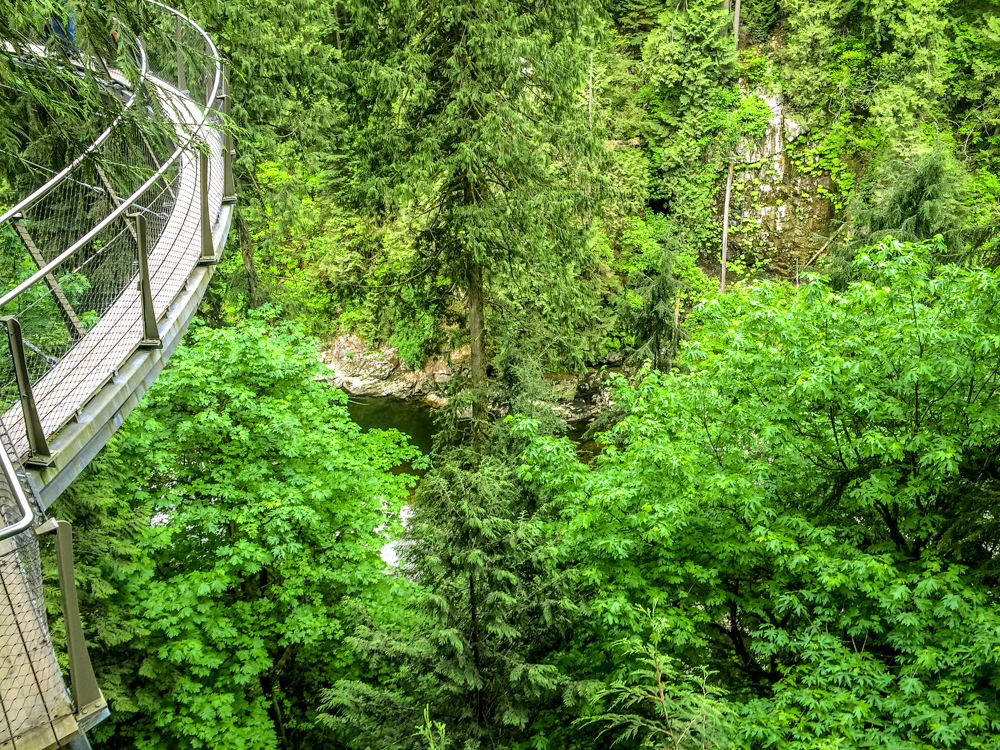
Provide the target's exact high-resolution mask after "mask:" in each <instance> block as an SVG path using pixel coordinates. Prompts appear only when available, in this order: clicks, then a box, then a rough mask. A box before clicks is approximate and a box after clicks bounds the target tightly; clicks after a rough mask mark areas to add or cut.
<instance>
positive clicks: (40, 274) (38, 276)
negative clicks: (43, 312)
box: [0, 0, 222, 308]
mask: <svg viewBox="0 0 1000 750" xmlns="http://www.w3.org/2000/svg"><path fill="white" fill-rule="evenodd" d="M146 1H147V2H149V3H150V4H152V5H158V6H160V7H161V8H163V9H165V10H168V11H170V12H171V13H173V14H175V15H177V16H178V17H180V18H181V19H183V20H185V21H187V22H188V23H189V24H190V25H191V26H192V27H194V28H195V29H197V30H198V31H199V32H200V33H201V35H202V36H203V37H204V38H205V42H206V43H207V44H208V46H209V49H210V50H211V55H212V58H213V59H214V60H215V83H214V85H213V87H212V93H211V95H210V96H209V97H208V101H207V102H206V106H205V110H204V112H203V113H202V116H201V120H200V121H198V122H196V123H192V127H191V132H190V134H189V135H188V137H187V140H186V141H184V143H182V144H181V145H179V146H178V147H177V148H176V149H175V150H174V152H173V154H172V155H171V156H170V158H169V159H167V161H166V162H164V163H163V165H162V166H161V167H160V168H159V169H158V170H156V172H155V173H153V175H152V176H151V177H150V178H149V179H148V180H146V182H145V183H143V184H142V186H141V187H139V189H138V190H136V191H135V192H133V193H132V195H130V196H129V197H128V198H125V199H123V200H122V202H121V204H120V205H119V206H118V207H117V208H116V209H115V210H114V211H112V212H111V213H110V214H109V215H108V216H106V217H105V218H104V219H103V220H102V221H101V222H100V223H98V224H97V225H96V226H95V227H93V228H92V229H91V230H90V231H89V232H87V233H86V234H85V235H83V237H81V238H80V239H78V240H77V241H76V242H74V243H73V244H72V245H70V246H69V247H68V248H67V249H66V250H64V251H63V252H61V253H59V255H57V256H56V257H55V258H53V259H52V260H51V261H49V262H48V263H46V264H45V265H44V266H42V268H40V269H39V270H38V271H37V272H36V273H33V274H32V275H31V276H29V277H28V278H27V279H25V280H24V281H22V282H21V283H20V284H18V285H17V286H16V287H14V288H13V289H12V290H10V291H9V292H7V293H6V294H4V295H3V296H2V297H0V308H2V307H3V306H4V305H6V304H8V303H9V302H11V301H12V300H14V299H15V298H17V297H18V296H19V295H21V294H23V293H24V292H25V291H26V290H27V289H28V288H29V287H31V286H33V285H34V284H37V283H38V282H39V281H41V280H42V279H43V278H45V276H46V275H47V274H50V273H52V271H53V270H54V269H55V268H56V267H57V266H58V265H59V264H60V263H62V262H63V261H65V260H66V259H67V258H69V257H70V256H71V255H72V254H73V253H74V252H76V251H77V250H79V249H80V248H81V247H83V246H84V245H86V244H87V243H88V242H90V241H91V240H92V239H93V238H94V237H96V236H97V235H98V234H99V233H100V232H101V231H102V230H104V229H105V227H107V226H108V225H109V224H111V223H112V222H113V221H114V220H115V219H117V218H119V217H120V216H121V215H122V214H124V213H125V212H126V211H128V210H130V209H131V208H132V203H133V200H134V198H136V197H137V196H139V195H142V194H143V193H144V192H145V191H146V190H148V189H149V188H150V187H151V186H152V185H153V184H154V183H155V182H156V181H157V180H159V179H161V178H162V177H163V176H164V175H165V174H166V172H167V170H168V169H169V168H170V166H171V165H172V164H173V163H174V162H175V161H177V159H179V158H180V156H181V154H182V153H184V151H186V150H187V148H186V147H187V146H189V145H190V144H191V142H192V141H193V140H194V139H195V137H196V135H197V134H199V133H200V132H201V130H202V129H203V128H204V127H205V124H206V122H207V121H208V117H209V112H210V111H211V104H212V102H214V101H216V100H217V99H218V97H219V86H220V85H221V83H222V59H221V58H220V57H219V50H218V48H216V46H215V43H214V42H213V41H212V39H211V38H210V37H209V36H208V34H206V33H205V32H204V30H202V28H201V27H200V26H198V24H196V23H195V22H194V21H192V20H191V19H190V18H188V17H187V16H185V15H184V14H183V13H181V12H180V11H178V10H176V9H174V8H171V7H170V6H169V5H164V4H163V3H161V2H158V0H146ZM171 88H173V87H171ZM50 182H51V181H50ZM8 213H10V212H8ZM5 215H6V214H5Z"/></svg>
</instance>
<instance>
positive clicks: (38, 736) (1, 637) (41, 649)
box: [0, 428, 75, 747]
mask: <svg viewBox="0 0 1000 750" xmlns="http://www.w3.org/2000/svg"><path fill="white" fill-rule="evenodd" d="M0 447H2V449H3V450H7V451H8V452H9V451H10V450H11V447H12V446H11V445H10V441H9V439H8V437H7V434H6V432H5V431H3V429H2V428H0ZM13 466H14V469H15V472H16V473H20V472H22V469H21V466H20V464H19V463H16V462H15V463H13ZM11 481H12V480H11V478H9V477H8V476H7V475H6V473H5V472H2V471H0V516H2V517H3V520H4V522H5V524H11V523H14V522H16V521H19V520H20V518H21V510H20V508H19V507H18V505H17V502H16V500H15V495H14V493H15V488H14V487H12V485H11ZM13 481H18V482H19V483H22V484H24V482H23V481H22V480H21V478H20V477H17V476H15V477H14V478H13ZM30 499H31V498H30V496H29V500H30ZM32 504H33V505H34V506H35V507H34V510H35V511H36V519H40V518H41V513H40V509H39V508H38V507H37V503H34V502H33V500H32ZM0 586H2V590H3V596H0V707H2V709H3V717H2V722H0V745H3V744H4V743H8V742H9V743H12V744H13V745H14V746H15V747H17V746H19V744H21V743H20V742H19V741H20V740H22V739H27V738H30V740H31V742H32V743H33V742H37V743H38V744H37V745H36V746H39V747H44V746H45V744H46V743H48V742H55V741H57V740H58V739H59V738H60V737H63V736H65V734H66V733H67V732H68V731H71V727H72V726H74V725H75V722H74V719H73V709H72V704H71V702H70V697H69V693H68V692H67V690H66V684H65V682H64V680H63V676H62V673H61V672H60V670H59V664H58V662H57V660H56V655H55V652H54V651H53V649H52V642H51V639H50V637H49V631H48V625H47V622H46V617H45V606H44V603H43V600H42V567H41V559H40V556H39V549H38V539H37V537H36V536H35V534H34V530H33V529H27V530H26V531H23V532H21V533H20V534H18V535H16V536H14V537H11V538H9V539H5V540H3V541H0ZM57 735H58V736H57Z"/></svg>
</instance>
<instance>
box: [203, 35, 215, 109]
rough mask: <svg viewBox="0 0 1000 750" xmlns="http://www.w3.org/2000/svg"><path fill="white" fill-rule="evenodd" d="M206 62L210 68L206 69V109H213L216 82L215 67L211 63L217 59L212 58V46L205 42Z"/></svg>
mask: <svg viewBox="0 0 1000 750" xmlns="http://www.w3.org/2000/svg"><path fill="white" fill-rule="evenodd" d="M205 61H206V62H207V63H208V66H207V67H206V68H205V109H212V108H213V107H214V106H215V102H213V101H212V82H213V80H214V78H213V76H212V68H213V67H214V66H213V65H212V64H211V63H213V62H215V58H214V57H212V45H211V44H209V43H208V40H207V39H206V40H205Z"/></svg>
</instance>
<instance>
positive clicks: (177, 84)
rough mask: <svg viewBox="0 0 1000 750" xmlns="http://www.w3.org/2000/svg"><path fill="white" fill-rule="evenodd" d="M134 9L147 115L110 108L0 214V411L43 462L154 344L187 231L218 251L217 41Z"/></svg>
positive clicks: (223, 140) (148, 6) (227, 178)
mask: <svg viewBox="0 0 1000 750" xmlns="http://www.w3.org/2000/svg"><path fill="white" fill-rule="evenodd" d="M144 9H145V11H146V12H145V13H144V14H143V15H144V16H145V19H144V27H143V34H142V53H141V60H142V61H143V64H142V70H143V76H142V86H143V90H142V91H140V92H137V93H136V94H135V95H134V96H133V97H132V100H131V101H143V105H142V106H143V111H144V112H145V114H146V115H147V116H148V117H147V121H146V122H142V121H140V120H137V119H136V118H135V117H131V118H125V117H119V118H118V120H117V121H116V123H115V125H114V127H112V128H111V129H110V130H109V131H107V132H106V133H104V134H102V136H101V139H100V141H99V142H98V143H95V144H94V145H93V146H92V147H91V148H90V149H88V150H87V152H85V153H84V154H83V155H81V156H80V157H79V158H78V159H76V160H74V162H73V163H72V164H71V165H70V166H69V167H67V168H66V169H64V170H62V171H61V172H60V173H59V174H58V175H56V176H55V177H54V178H53V179H52V180H50V181H49V182H48V183H46V185H44V186H42V187H41V188H39V189H38V190H36V191H35V192H34V193H33V194H32V195H31V196H29V197H28V198H27V199H25V200H24V201H22V202H20V203H19V204H18V205H17V206H15V207H14V208H13V209H11V210H10V211H8V212H6V213H5V214H4V215H3V216H2V217H0V278H3V277H7V278H11V277H12V276H15V277H16V274H21V275H22V276H24V278H22V279H20V280H19V282H18V283H17V284H16V285H15V286H14V287H13V288H12V289H9V290H8V291H6V292H3V293H2V294H0V322H2V325H3V328H4V329H5V330H6V334H7V338H8V339H9V344H10V346H9V351H3V349H4V348H6V347H0V421H2V423H3V425H4V426H5V427H6V429H7V431H8V432H9V434H10V438H11V442H12V445H13V447H14V450H15V453H17V455H18V456H19V457H21V456H23V457H25V460H26V462H27V463H28V465H43V466H44V465H50V464H51V462H52V455H51V453H50V451H49V449H48V444H47V441H48V439H49V438H50V437H51V436H52V435H53V434H55V433H56V432H57V431H58V430H59V429H60V428H61V427H62V426H63V425H65V424H66V423H67V422H68V421H69V420H70V419H71V418H72V417H73V415H74V414H75V413H77V412H78V411H79V410H80V409H81V408H82V407H83V405H84V404H86V403H87V401H88V400H89V399H90V398H92V397H93V396H94V394H95V393H97V392H98V391H99V390H100V388H101V387H102V386H103V385H104V384H105V383H106V382H107V381H108V380H109V379H110V378H112V377H113V376H114V374H115V372H116V371H117V369H118V368H119V366H120V365H121V364H122V362H124V361H125V360H126V359H127V358H128V357H129V356H130V355H131V353H132V352H133V351H134V350H135V348H136V347H138V346H156V345H157V339H158V337H157V335H156V332H155V321H156V320H157V319H158V318H159V317H160V316H161V315H162V314H163V312H164V311H165V310H166V309H167V307H168V306H169V304H170V301H171V298H172V297H173V296H174V295H175V294H176V293H177V288H178V283H179V282H183V280H186V278H187V276H188V275H189V274H190V272H191V270H193V268H192V266H193V264H192V263H190V259H189V258H187V259H186V256H185V253H186V252H187V251H188V250H189V248H190V246H191V244H192V240H193V241H195V242H197V243H198V244H199V246H200V248H201V254H200V256H199V258H198V259H196V261H195V264H196V263H197V261H199V260H200V261H201V262H213V261H214V258H213V256H214V246H213V243H212V235H211V230H212V226H213V223H214V220H215V219H216V218H217V216H218V211H219V208H220V206H221V205H222V203H223V202H225V200H226V199H227V198H231V197H232V195H231V194H232V192H233V189H232V176H231V166H232V145H231V142H230V141H229V139H228V136H225V135H223V134H222V133H221V130H220V127H219V126H220V125H221V115H222V114H223V113H224V112H225V110H226V107H227V103H228V96H227V95H226V90H225V87H226V83H225V77H224V74H223V66H222V63H221V60H220V58H219V54H218V51H217V49H216V48H215V45H214V44H213V43H212V41H211V39H210V38H209V37H208V35H207V34H205V33H204V32H203V31H202V30H201V29H200V28H199V27H198V26H197V25H196V24H195V23H194V22H192V21H191V20H190V19H189V18H187V17H186V16H184V15H183V14H181V13H179V12H177V11H175V10H174V9H172V8H169V7H168V6H166V5H163V4H162V3H159V2H156V0H147V2H146V3H145V4H144ZM174 144H176V145H174ZM192 231H197V233H198V235H199V236H197V237H195V238H192V237H191V233H192ZM175 251H176V252H175ZM5 272H6V273H5ZM0 534H2V532H0Z"/></svg>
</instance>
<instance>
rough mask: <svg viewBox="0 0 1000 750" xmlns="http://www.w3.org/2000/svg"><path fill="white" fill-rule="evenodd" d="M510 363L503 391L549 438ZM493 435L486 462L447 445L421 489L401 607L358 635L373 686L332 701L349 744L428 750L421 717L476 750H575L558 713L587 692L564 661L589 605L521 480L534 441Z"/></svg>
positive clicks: (369, 617)
mask: <svg viewBox="0 0 1000 750" xmlns="http://www.w3.org/2000/svg"><path fill="white" fill-rule="evenodd" d="M509 364H510V366H509V367H505V368H503V372H501V374H500V376H499V377H498V383H500V384H501V388H500V390H499V391H494V395H496V396H498V397H500V398H503V397H504V395H507V396H510V395H511V394H514V393H516V394H517V398H516V401H517V402H518V404H519V406H520V407H521V410H524V411H533V412H536V413H537V414H538V416H539V417H541V421H540V424H541V425H544V426H543V427H542V429H552V428H553V427H554V426H556V422H557V420H553V418H552V414H551V409H549V408H547V407H545V406H544V405H542V406H541V407H539V406H535V408H534V409H531V407H530V404H529V403H528V402H529V401H534V402H535V403H536V404H539V403H540V402H539V399H538V398H536V397H538V396H541V395H542V393H541V392H540V391H539V390H538V389H537V388H536V387H532V382H535V383H537V381H534V379H533V378H532V377H531V374H529V373H528V372H526V370H525V368H524V367H523V365H521V366H519V365H518V364H515V363H509ZM529 394H530V395H529ZM541 403H542V404H544V402H541ZM511 405H512V404H511V403H510V402H507V403H506V404H505V406H507V407H508V408H509V407H510V406H511ZM545 411H548V414H547V415H545V413H544V412H545ZM492 432H493V433H494V434H493V435H492V440H491V446H492V451H491V453H490V454H489V455H486V456H482V455H480V454H478V453H476V452H475V451H474V450H473V449H471V448H470V447H468V446H458V447H452V448H444V449H440V450H439V451H438V452H437V453H436V455H435V457H434V459H433V461H434V468H432V469H431V471H430V472H429V473H428V474H427V475H426V476H424V477H423V479H422V480H421V482H420V485H419V487H418V489H417V492H416V494H415V496H414V498H413V503H412V506H411V510H412V515H411V516H410V517H409V518H408V520H407V522H406V531H405V533H404V536H403V539H402V541H401V542H400V543H399V544H398V546H397V549H398V550H399V554H400V558H401V561H402V562H401V566H400V571H399V572H400V574H401V575H402V579H401V580H400V581H398V582H397V584H396V586H397V589H398V591H399V595H398V597H397V598H396V603H395V604H394V606H393V607H392V608H391V610H390V611H388V612H386V611H379V610H369V611H367V612H366V613H365V614H364V617H365V620H366V621H365V623H364V624H363V625H362V626H361V627H359V628H358V629H357V631H356V633H355V635H354V637H352V638H351V639H350V641H351V643H352V645H353V647H354V649H355V653H356V654H357V656H358V658H359V660H361V661H362V662H363V663H364V664H365V665H366V673H367V674H368V675H369V676H370V677H369V679H367V680H363V681H358V680H345V681H341V682H340V683H338V684H337V685H335V686H334V687H333V688H332V689H331V690H329V691H328V692H327V693H326V699H325V702H324V708H325V709H326V710H327V711H328V712H329V715H328V716H327V717H325V722H326V723H328V724H330V725H332V726H336V727H339V728H340V729H341V731H342V732H343V735H344V737H345V738H346V739H347V740H348V742H349V744H350V745H351V747H356V748H359V749H360V748H367V747H391V748H400V749H402V748H418V747H422V746H423V745H422V741H421V735H420V733H418V731H417V728H418V727H419V726H420V725H422V724H423V723H424V722H422V721H421V717H422V716H423V714H424V712H425V711H427V712H428V715H429V717H430V718H431V719H432V720H433V721H435V722H440V723H442V724H444V725H446V726H447V736H448V739H449V741H450V742H452V743H454V744H455V746H457V747H463V748H467V750H473V749H474V748H497V749H499V748H510V747H518V746H533V745H536V744H537V743H538V742H542V741H545V742H551V743H554V744H557V745H559V746H563V747H567V746H568V745H567V744H565V743H566V742H568V739H567V738H568V737H570V736H572V733H571V732H569V731H568V730H569V727H568V726H566V725H565V721H564V718H563V716H562V714H563V712H564V711H566V710H567V709H569V710H573V707H574V704H576V703H577V702H578V701H579V699H580V697H581V694H582V692H583V691H584V686H583V685H581V684H580V683H579V682H578V681H576V680H574V679H573V678H572V677H571V676H570V675H569V673H568V671H567V668H566V667H567V663H566V660H565V656H564V654H563V651H564V650H565V649H566V648H567V646H568V644H569V643H570V641H571V638H572V634H573V628H574V625H575V623H576V621H577V620H578V618H579V613H580V611H581V608H580V605H579V603H578V602H576V601H574V600H573V599H572V596H573V587H572V586H571V585H570V577H569V575H568V573H567V571H566V570H560V569H559V568H558V567H557V566H556V565H555V564H554V562H553V561H554V554H553V548H552V543H553V540H552V539H551V538H548V537H547V532H548V529H549V528H551V525H552V521H553V520H554V519H553V518H552V516H551V509H550V508H548V507H546V506H545V505H544V504H542V503H540V502H539V497H538V496H537V494H536V493H535V492H533V491H532V490H531V489H530V488H529V487H528V486H527V485H526V484H525V483H524V482H522V481H521V480H519V479H518V478H517V476H516V471H515V467H516V455H517V453H518V452H519V451H520V449H521V448H522V447H524V445H525V444H524V442H523V441H521V440H518V439H516V438H514V437H513V436H512V435H511V433H510V427H509V425H507V424H499V423H498V424H495V425H494V426H493V428H492ZM560 743H562V744H560Z"/></svg>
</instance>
